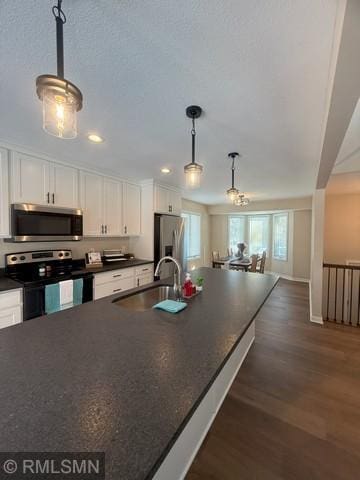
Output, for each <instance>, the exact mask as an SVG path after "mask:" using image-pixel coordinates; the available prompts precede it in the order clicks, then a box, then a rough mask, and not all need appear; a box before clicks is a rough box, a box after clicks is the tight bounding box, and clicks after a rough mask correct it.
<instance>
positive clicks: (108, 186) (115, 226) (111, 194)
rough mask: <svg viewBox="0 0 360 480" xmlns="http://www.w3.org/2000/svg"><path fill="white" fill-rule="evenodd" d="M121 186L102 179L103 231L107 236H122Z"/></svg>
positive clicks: (117, 182)
mask: <svg viewBox="0 0 360 480" xmlns="http://www.w3.org/2000/svg"><path fill="white" fill-rule="evenodd" d="M122 199H123V184H122V182H119V181H117V180H113V179H112V178H104V230H105V234H106V235H108V236H121V235H123V212H122V210H123V204H122V203H123V200H122Z"/></svg>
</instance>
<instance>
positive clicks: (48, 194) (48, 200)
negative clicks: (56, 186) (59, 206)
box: [46, 192, 50, 203]
mask: <svg viewBox="0 0 360 480" xmlns="http://www.w3.org/2000/svg"><path fill="white" fill-rule="evenodd" d="M46 196H47V202H48V203H50V192H47V195H46Z"/></svg>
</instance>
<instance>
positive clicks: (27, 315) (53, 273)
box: [5, 250, 93, 320]
mask: <svg viewBox="0 0 360 480" xmlns="http://www.w3.org/2000/svg"><path fill="white" fill-rule="evenodd" d="M5 265H6V275H7V276H8V277H10V278H12V279H13V280H15V281H17V282H20V283H21V284H22V285H23V287H24V306H23V310H24V311H23V319H24V320H30V319H31V318H34V317H38V316H40V315H45V286H46V285H48V284H50V283H57V282H60V281H62V280H70V279H75V278H83V281H84V283H83V303H84V302H89V301H91V300H92V298H93V274H92V273H91V272H87V271H85V270H84V269H79V267H77V266H76V265H74V263H73V259H72V254H71V250H37V251H33V252H19V253H10V254H8V255H5Z"/></svg>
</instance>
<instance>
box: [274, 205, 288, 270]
mask: <svg viewBox="0 0 360 480" xmlns="http://www.w3.org/2000/svg"><path fill="white" fill-rule="evenodd" d="M288 220H289V216H288V214H287V213H276V214H275V215H273V258H275V259H277V260H284V261H287V256H288V252H287V250H288Z"/></svg>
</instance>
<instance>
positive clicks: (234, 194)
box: [226, 187, 239, 202]
mask: <svg viewBox="0 0 360 480" xmlns="http://www.w3.org/2000/svg"><path fill="white" fill-rule="evenodd" d="M226 194H227V196H228V197H229V199H230V201H231V202H234V201H235V200H236V197H237V196H238V195H239V190H238V189H237V188H234V187H231V188H229V190H227V191H226Z"/></svg>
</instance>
